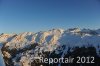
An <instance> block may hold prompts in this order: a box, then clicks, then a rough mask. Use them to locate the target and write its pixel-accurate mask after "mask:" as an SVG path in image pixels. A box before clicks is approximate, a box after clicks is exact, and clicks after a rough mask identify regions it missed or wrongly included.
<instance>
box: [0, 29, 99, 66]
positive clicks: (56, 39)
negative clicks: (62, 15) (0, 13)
mask: <svg viewBox="0 0 100 66" xmlns="http://www.w3.org/2000/svg"><path fill="white" fill-rule="evenodd" d="M0 42H1V43H5V47H7V49H9V50H12V49H17V50H21V49H25V48H28V47H30V45H33V44H34V43H38V44H39V45H38V46H37V47H35V48H34V50H28V51H27V52H22V53H19V54H17V55H16V57H15V58H13V62H14V64H15V65H18V66H21V65H20V63H19V62H16V60H17V58H19V57H21V59H20V62H21V63H25V64H24V65H27V64H28V63H29V62H33V59H34V57H40V55H42V54H43V53H42V51H44V52H45V51H50V52H51V53H52V52H53V51H54V50H55V49H56V50H55V53H56V54H59V53H60V52H63V54H62V55H61V57H64V55H65V54H66V53H67V50H68V47H75V46H79V47H81V46H84V45H85V46H86V47H87V46H90V45H92V46H94V47H95V48H96V50H97V54H98V55H100V48H99V47H98V46H100V30H99V29H98V30H90V29H79V28H73V29H68V30H63V29H52V30H49V31H40V32H37V33H33V32H24V33H20V34H1V35H0ZM63 45H64V47H65V48H63V47H62V46H63ZM57 48H59V49H57ZM60 50H62V51H60ZM4 53H6V56H7V57H10V54H9V53H8V52H4ZM39 53H40V55H38V54H39ZM30 54H31V55H30ZM25 55H26V56H25ZM27 66H29V65H27Z"/></svg>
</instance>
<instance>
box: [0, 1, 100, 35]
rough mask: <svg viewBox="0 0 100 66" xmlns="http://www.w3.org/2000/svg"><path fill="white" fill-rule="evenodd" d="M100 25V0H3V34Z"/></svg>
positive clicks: (0, 26)
mask: <svg viewBox="0 0 100 66" xmlns="http://www.w3.org/2000/svg"><path fill="white" fill-rule="evenodd" d="M73 27H79V28H91V29H96V28H100V0H0V33H2V32H4V33H13V32H14V33H19V32H37V31H40V30H41V31H42V30H43V31H44V30H49V29H53V28H63V29H67V28H73Z"/></svg>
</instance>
